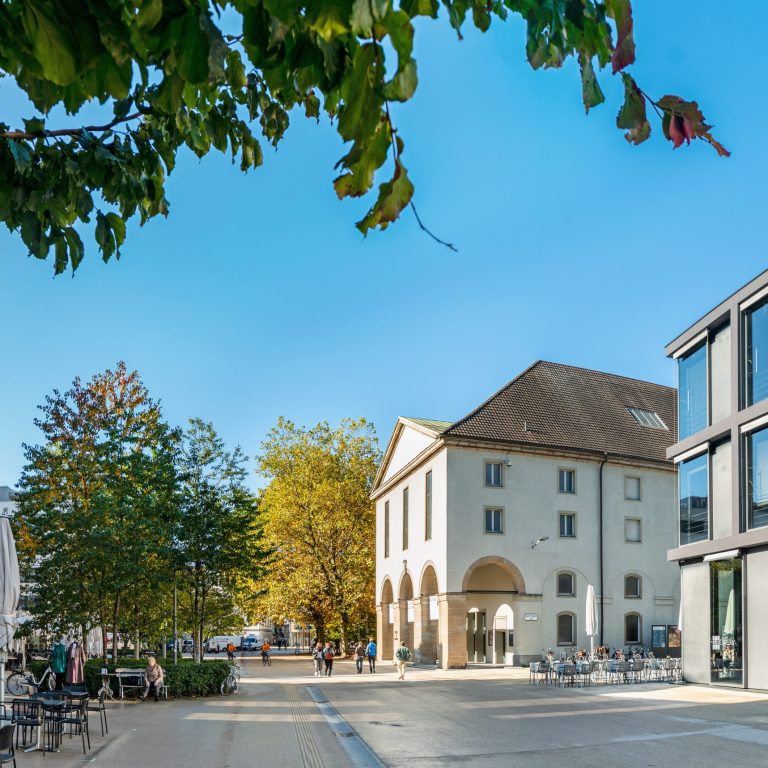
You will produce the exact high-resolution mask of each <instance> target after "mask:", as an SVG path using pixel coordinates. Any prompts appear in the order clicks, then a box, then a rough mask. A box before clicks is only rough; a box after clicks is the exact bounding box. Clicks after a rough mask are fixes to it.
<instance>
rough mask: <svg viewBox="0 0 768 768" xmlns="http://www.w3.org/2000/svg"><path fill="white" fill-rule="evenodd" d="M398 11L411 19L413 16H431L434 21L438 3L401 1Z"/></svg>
mask: <svg viewBox="0 0 768 768" xmlns="http://www.w3.org/2000/svg"><path fill="white" fill-rule="evenodd" d="M400 9H401V10H403V11H405V12H406V13H407V14H408V15H409V16H410V17H411V18H413V17H414V16H431V17H432V18H433V19H436V18H437V9H438V3H437V0H402V1H401V3H400Z"/></svg>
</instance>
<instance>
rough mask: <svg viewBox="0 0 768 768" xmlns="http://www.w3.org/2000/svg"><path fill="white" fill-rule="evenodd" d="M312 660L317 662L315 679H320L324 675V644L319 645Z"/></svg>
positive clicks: (313, 653)
mask: <svg viewBox="0 0 768 768" xmlns="http://www.w3.org/2000/svg"><path fill="white" fill-rule="evenodd" d="M312 659H313V661H314V662H315V677H320V676H321V675H322V674H323V644H322V643H317V645H315V650H314V651H313V652H312Z"/></svg>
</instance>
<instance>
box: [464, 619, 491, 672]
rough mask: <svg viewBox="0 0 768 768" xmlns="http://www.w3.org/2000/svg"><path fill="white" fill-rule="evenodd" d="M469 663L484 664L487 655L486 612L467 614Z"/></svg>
mask: <svg viewBox="0 0 768 768" xmlns="http://www.w3.org/2000/svg"><path fill="white" fill-rule="evenodd" d="M467 661H468V662H470V663H472V662H474V663H476V664H484V663H485V662H486V661H487V659H486V653H485V611H470V612H469V613H468V614H467Z"/></svg>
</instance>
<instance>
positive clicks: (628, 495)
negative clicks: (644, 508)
mask: <svg viewBox="0 0 768 768" xmlns="http://www.w3.org/2000/svg"><path fill="white" fill-rule="evenodd" d="M624 498H625V499H627V500H628V501H640V478H639V477H625V478H624Z"/></svg>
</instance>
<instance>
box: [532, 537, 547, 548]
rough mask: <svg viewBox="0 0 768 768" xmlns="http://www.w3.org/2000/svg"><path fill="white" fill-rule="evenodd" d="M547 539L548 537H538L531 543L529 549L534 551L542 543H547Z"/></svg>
mask: <svg viewBox="0 0 768 768" xmlns="http://www.w3.org/2000/svg"><path fill="white" fill-rule="evenodd" d="M548 539H549V536H539V538H538V539H536V541H532V542H531V549H536V547H537V546H538V545H539V544H541V542H542V541H547V540H548Z"/></svg>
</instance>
